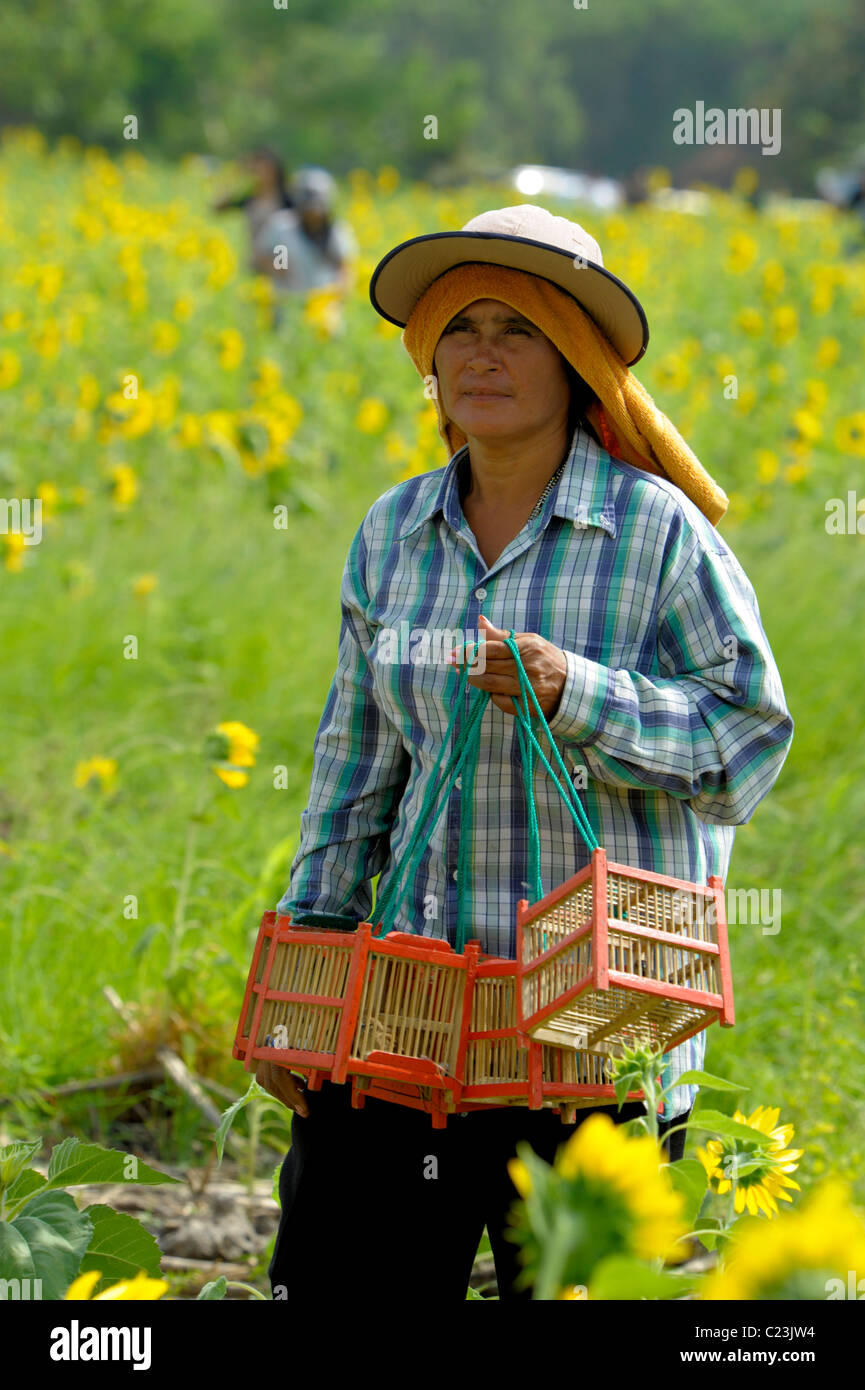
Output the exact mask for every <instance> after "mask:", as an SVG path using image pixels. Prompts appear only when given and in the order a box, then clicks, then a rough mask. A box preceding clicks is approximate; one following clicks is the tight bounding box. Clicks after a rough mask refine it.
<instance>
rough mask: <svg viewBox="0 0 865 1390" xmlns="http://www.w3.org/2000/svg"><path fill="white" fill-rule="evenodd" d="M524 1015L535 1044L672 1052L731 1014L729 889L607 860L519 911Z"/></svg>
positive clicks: (595, 859)
mask: <svg viewBox="0 0 865 1390" xmlns="http://www.w3.org/2000/svg"><path fill="white" fill-rule="evenodd" d="M517 978H518V981H519V1009H518V1015H519V1023H520V1027H521V1028H523V1029H524V1030H525V1031H526V1032H527V1033H528V1034H530V1036H532V1037H533V1038H535V1039H536V1040H537V1041H543V1042H547V1043H550V1044H552V1045H554V1046H556V1047H566V1048H574V1049H577V1050H579V1051H587V1052H597V1053H605V1054H607V1055H616V1054H617V1053H620V1052H621V1049H622V1046H623V1045H625V1044H627V1045H628V1046H631V1047H633V1046H634V1045H636V1044H640V1045H642V1046H644V1047H650V1048H652V1049H653V1050H654V1051H665V1052H666V1051H668V1050H669V1049H671V1048H673V1047H676V1046H678V1045H679V1044H680V1043H682V1042H684V1041H685V1040H686V1039H687V1038H690V1037H693V1035H694V1034H695V1033H698V1032H700V1030H701V1029H703V1028H706V1027H707V1026H708V1025H709V1024H710V1023H712V1022H714V1021H715V1020H716V1019H717V1020H718V1021H719V1022H720V1023H721V1024H722V1025H723V1026H725V1027H731V1026H732V1025H733V1022H734V1014H733V989H732V977H731V972H730V954H729V946H728V942H727V923H726V916H725V910H724V891H723V884H722V882H721V879H720V878H718V877H717V876H712V877H711V878H710V879H709V882H708V884H707V885H706V886H703V885H700V884H696V883H689V882H687V881H685V880H684V879H676V878H669V877H667V876H665V875H663V874H655V873H650V872H648V871H646V870H642V869H633V868H630V867H629V866H627V865H624V864H614V863H610V862H608V860H607V857H606V854H605V853H604V851H603V850H602V849H596V850H595V851H594V853H593V854H592V860H591V863H590V864H589V865H588V866H587V867H586V868H585V869H583V870H581V871H580V873H578V874H575V875H574V877H573V878H571V879H568V881H567V882H566V883H563V884H562V885H561V886H560V887H559V888H556V889H555V890H554V891H553V892H552V893H548V894H547V895H546V897H543V898H541V899H540V900H539V901H538V902H536V903H534V904H533V905H532V906H529V904H528V902H526V901H525V900H523V901H522V902H521V903H520V904H519V907H518V909H517Z"/></svg>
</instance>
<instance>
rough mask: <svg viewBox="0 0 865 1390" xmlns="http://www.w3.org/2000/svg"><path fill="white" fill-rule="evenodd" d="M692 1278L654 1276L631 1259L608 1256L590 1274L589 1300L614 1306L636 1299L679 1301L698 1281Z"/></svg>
mask: <svg viewBox="0 0 865 1390" xmlns="http://www.w3.org/2000/svg"><path fill="white" fill-rule="evenodd" d="M699 1277H700V1276H699V1275H696V1274H671V1273H670V1272H669V1271H667V1270H661V1271H660V1272H656V1271H655V1270H653V1269H651V1268H650V1267H649V1265H645V1264H643V1263H642V1262H641V1261H640V1260H635V1259H634V1258H633V1256H631V1255H608V1256H607V1257H606V1259H603V1260H601V1261H600V1262H599V1263H598V1264H596V1265H595V1268H594V1269H593V1270H592V1277H591V1280H590V1281H589V1298H590V1299H592V1300H597V1299H609V1300H613V1301H617V1302H622V1301H627V1300H628V1299H637V1298H651V1299H656V1298H681V1297H682V1296H683V1295H684V1294H686V1293H690V1292H691V1290H692V1289H693V1288H694V1286H695V1284H697V1282H698V1281H699Z"/></svg>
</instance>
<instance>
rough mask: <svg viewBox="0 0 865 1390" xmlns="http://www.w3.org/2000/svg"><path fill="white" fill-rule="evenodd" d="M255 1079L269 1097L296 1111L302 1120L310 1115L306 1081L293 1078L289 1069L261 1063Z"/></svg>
mask: <svg viewBox="0 0 865 1390" xmlns="http://www.w3.org/2000/svg"><path fill="white" fill-rule="evenodd" d="M255 1079H256V1081H257V1082H258V1084H259V1086H263V1087H264V1089H265V1091H267V1092H268V1094H269V1095H271V1096H275V1097H276V1099H277V1100H281V1101H282V1103H283V1105H287V1106H288V1108H289V1110H294V1111H296V1113H297V1114H298V1115H300V1116H301V1118H302V1119H304V1120H305V1119H306V1117H307V1116H308V1115H309V1106H308V1105H307V1102H306V1096H305V1095H304V1093H303V1087H304V1084H305V1083H304V1080H303V1077H301V1076H293V1075H292V1073H291V1072H290V1071H289V1070H288V1069H287V1067H278V1066H276V1065H275V1063H273V1062H265V1061H263V1060H262V1061H260V1062H259V1064H258V1070H257V1071H256V1073H255Z"/></svg>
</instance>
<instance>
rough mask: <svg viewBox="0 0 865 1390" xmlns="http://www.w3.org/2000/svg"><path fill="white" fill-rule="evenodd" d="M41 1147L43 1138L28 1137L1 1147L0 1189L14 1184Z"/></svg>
mask: <svg viewBox="0 0 865 1390" xmlns="http://www.w3.org/2000/svg"><path fill="white" fill-rule="evenodd" d="M41 1148H42V1140H41V1139H27V1140H21V1141H20V1142H19V1143H16V1144H6V1145H4V1147H3V1148H2V1149H0V1191H2V1190H4V1189H5V1188H7V1187H11V1186H12V1184H13V1183H14V1181H15V1179H16V1178H17V1177H18V1174H19V1173H21V1172H23V1170H24V1169H25V1168H26V1167H27V1164H28V1163H29V1162H30V1160H31V1158H35V1157H36V1155H37V1154H38V1152H39V1150H40V1149H41Z"/></svg>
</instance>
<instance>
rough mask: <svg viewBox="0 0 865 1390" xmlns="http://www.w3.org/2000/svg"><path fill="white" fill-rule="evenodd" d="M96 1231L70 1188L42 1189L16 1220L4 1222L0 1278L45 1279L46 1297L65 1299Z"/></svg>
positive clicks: (1, 1224)
mask: <svg viewBox="0 0 865 1390" xmlns="http://www.w3.org/2000/svg"><path fill="white" fill-rule="evenodd" d="M92 1233H93V1224H92V1222H91V1221H90V1218H89V1217H88V1216H87V1215H86V1214H85V1213H84V1212H83V1211H79V1210H78V1208H77V1207H76V1205H75V1202H74V1201H73V1199H72V1198H71V1197H70V1196H69V1193H68V1192H40V1193H39V1194H38V1196H36V1197H34V1198H32V1200H31V1201H30V1202H28V1204H27V1208H26V1210H25V1211H24V1212H23V1213H22V1214H21V1215H20V1216H17V1217H16V1218H15V1219H14V1221H10V1222H5V1221H4V1222H0V1278H3V1279H41V1280H42V1297H43V1299H61V1298H62V1297H63V1295H64V1294H65V1292H66V1290H67V1289H68V1288H69V1285H70V1284H71V1283H72V1280H73V1279H74V1278H75V1275H76V1274H77V1273H78V1267H79V1265H80V1263H81V1257H82V1255H83V1254H84V1251H85V1250H86V1249H87V1245H88V1243H89V1241H90V1237H91V1235H92Z"/></svg>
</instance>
